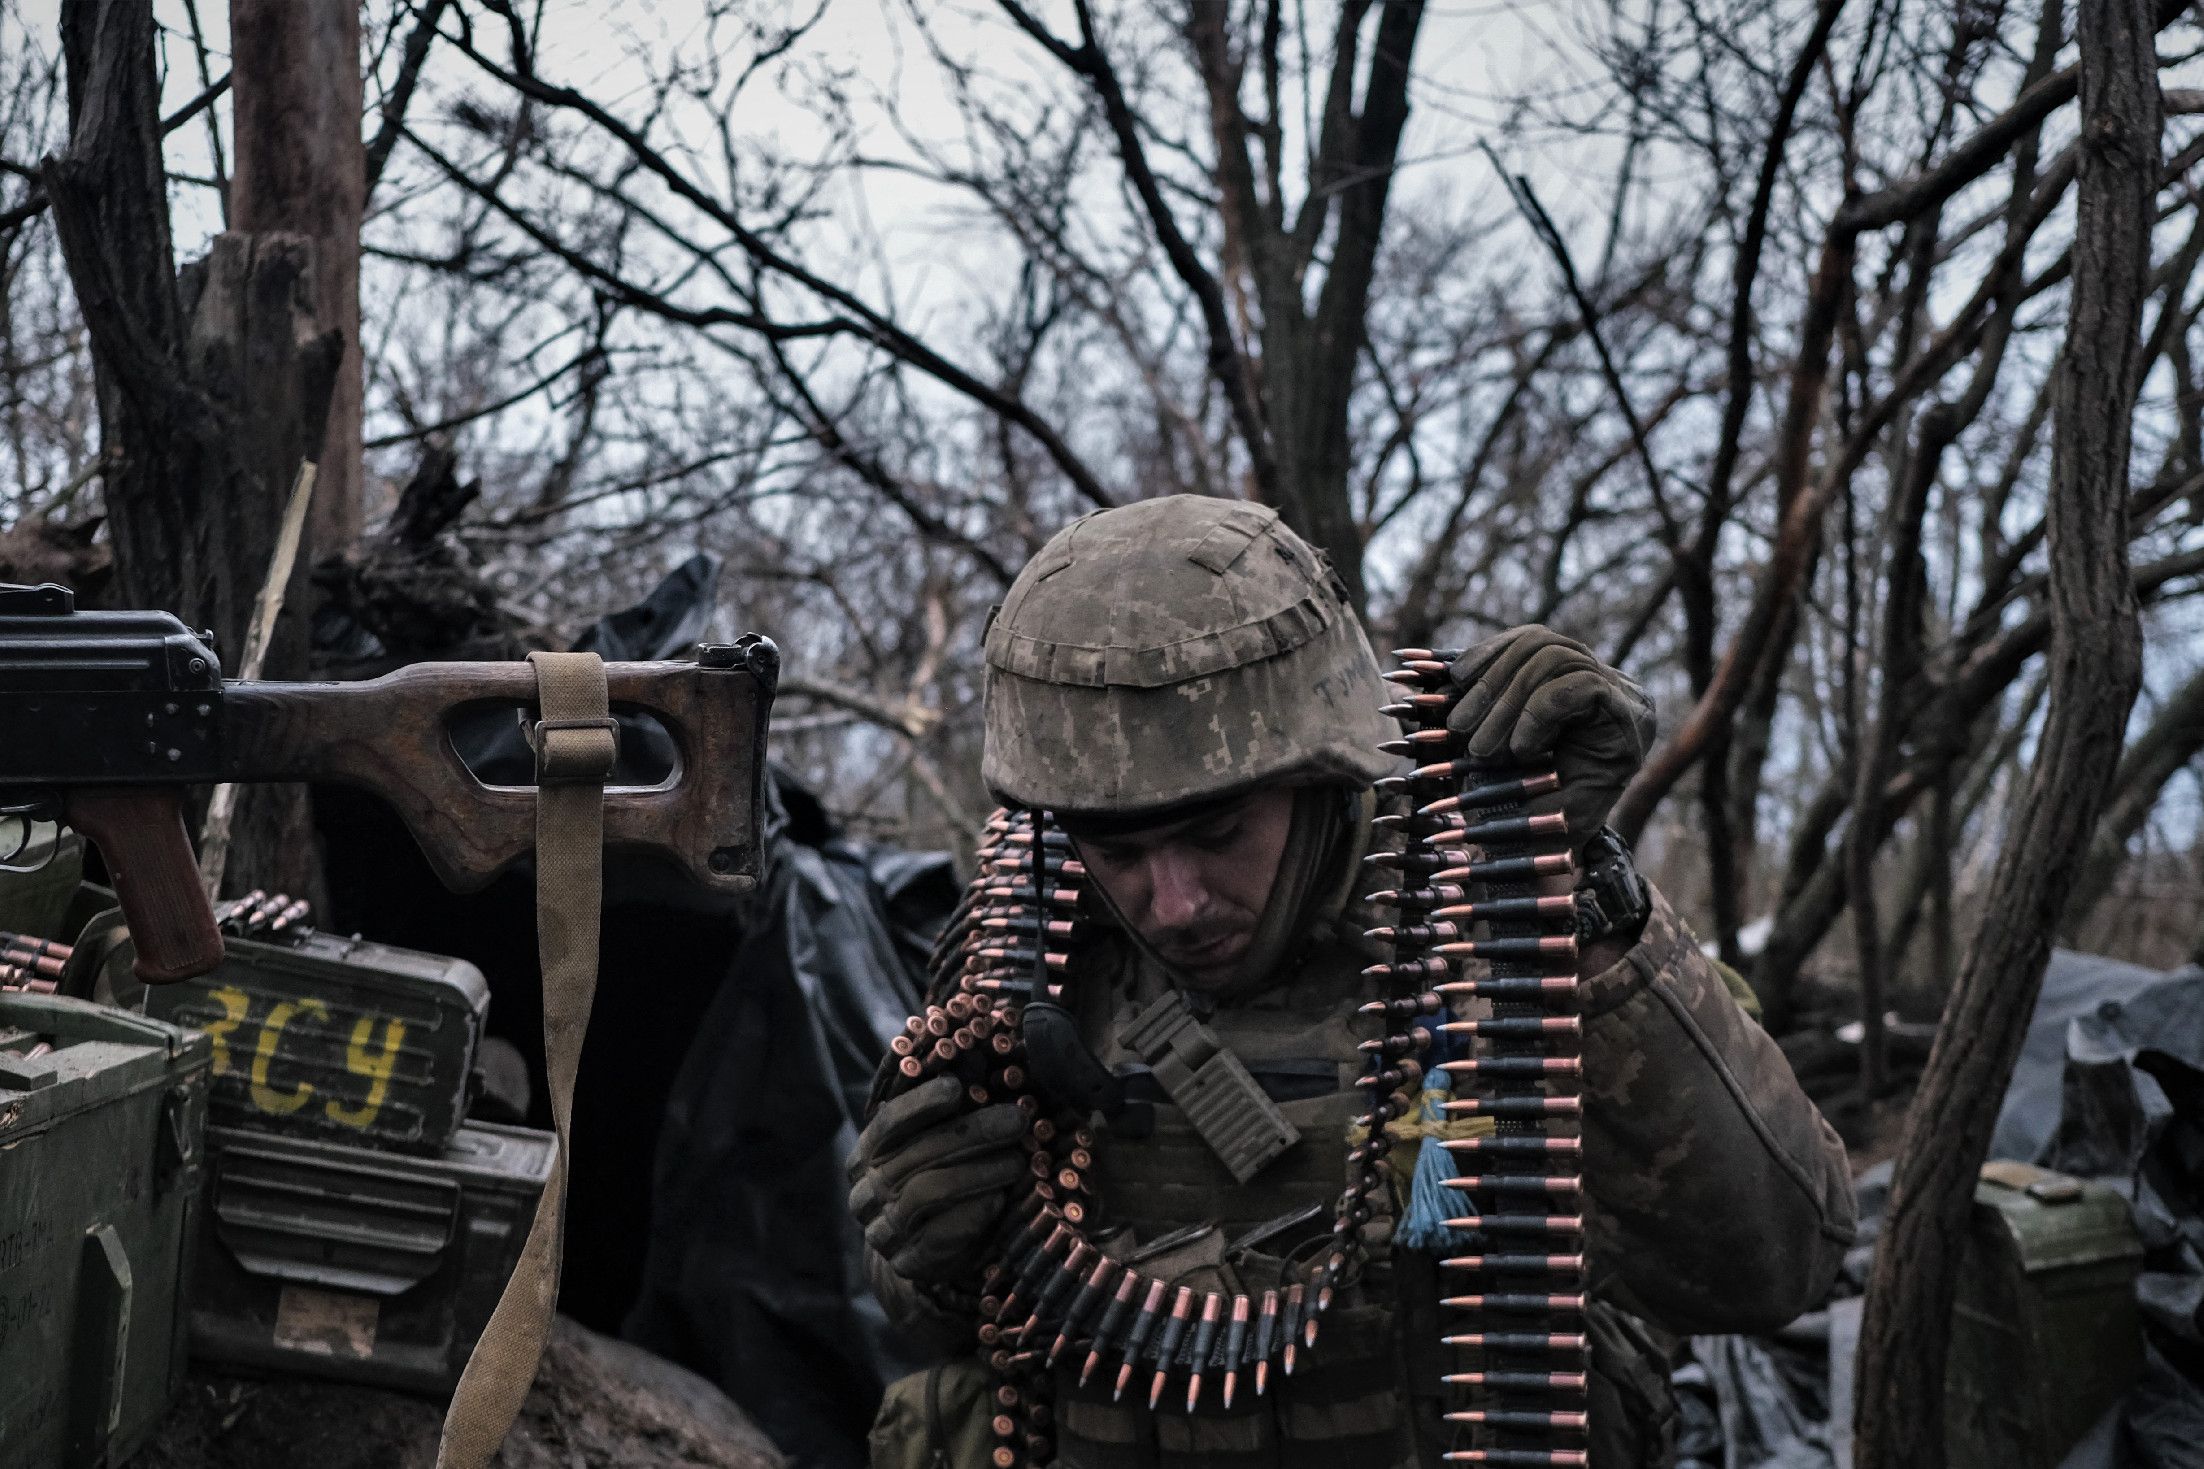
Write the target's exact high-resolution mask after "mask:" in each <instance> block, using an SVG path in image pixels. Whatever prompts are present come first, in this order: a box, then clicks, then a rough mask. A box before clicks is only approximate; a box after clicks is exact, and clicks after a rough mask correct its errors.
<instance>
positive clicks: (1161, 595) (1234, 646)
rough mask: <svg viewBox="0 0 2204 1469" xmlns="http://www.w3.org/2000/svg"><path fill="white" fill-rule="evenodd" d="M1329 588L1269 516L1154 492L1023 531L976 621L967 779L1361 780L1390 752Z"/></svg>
mask: <svg viewBox="0 0 2204 1469" xmlns="http://www.w3.org/2000/svg"><path fill="white" fill-rule="evenodd" d="M1384 695H1385V685H1384V684H1383V683H1382V682H1380V680H1379V678H1378V666H1377V659H1376V658H1375V657H1374V656H1373V655H1372V654H1371V652H1370V643H1369V640H1368V639H1367V638H1365V637H1364V636H1363V633H1362V625H1361V623H1360V622H1358V621H1357V620H1356V618H1355V614H1354V609H1353V608H1352V607H1350V606H1349V605H1348V601H1347V590H1346V588H1345V587H1344V586H1342V585H1341V584H1340V582H1339V579H1338V577H1337V576H1335V575H1334V574H1333V572H1332V569H1331V566H1330V564H1329V563H1328V562H1327V561H1326V560H1325V559H1324V558H1323V557H1322V556H1321V555H1319V554H1318V553H1317V552H1316V550H1315V549H1314V548H1312V547H1311V546H1310V545H1309V544H1308V543H1307V542H1306V541H1304V540H1302V539H1301V538H1300V537H1299V536H1297V535H1295V534H1294V533H1293V532H1292V531H1291V530H1288V529H1287V528H1286V527H1285V526H1284V525H1283V524H1281V523H1280V522H1279V519H1278V512H1277V511H1275V510H1271V509H1269V508H1267V507H1265V506H1261V505H1253V504H1248V503H1246V502H1244V501H1237V500H1219V499H1212V498H1210V497H1208V496H1203V495H1172V496H1169V497H1166V498H1163V499H1157V500H1143V501H1139V502H1137V503H1135V504H1131V505H1126V506H1123V507H1120V508H1118V509H1114V510H1102V511H1097V512H1095V513H1094V514H1091V515H1088V516H1085V517H1083V518H1082V519H1079V520H1077V521H1074V522H1073V523H1072V524H1070V525H1068V526H1066V527H1065V528H1064V529H1063V530H1062V531H1060V532H1058V533H1057V534H1056V535H1055V536H1054V537H1052V538H1051V539H1050V540H1049V543H1048V544H1047V545H1046V546H1043V547H1042V548H1041V551H1040V554H1039V555H1037V556H1035V557H1034V558H1033V559H1032V560H1031V561H1030V562H1028V563H1027V564H1026V567H1025V570H1024V571H1022V572H1020V573H1019V574H1018V579H1017V580H1016V581H1015V582H1013V583H1011V586H1010V591H1009V593H1008V595H1007V596H1005V597H1004V599H1003V604H1002V608H1001V610H1000V612H998V613H997V614H996V616H995V618H994V620H993V622H992V623H991V624H990V625H989V627H988V631H987V748H986V753H985V756H984V758H983V759H982V762H981V766H980V774H981V777H982V778H983V779H984V780H985V781H986V782H987V786H988V788H989V789H990V790H991V791H993V792H994V793H995V795H996V797H997V799H999V800H1003V801H1006V802H1008V803H1010V804H1013V805H1020V806H1035V807H1046V808H1050V809H1053V810H1058V811H1066V812H1076V813H1090V814H1093V815H1097V816H1102V815H1107V816H1111V817H1122V816H1124V815H1128V814H1134V813H1143V812H1148V811H1156V812H1163V811H1166V810H1168V809H1169V808H1172V807H1175V806H1181V805H1185V804H1188V803H1192V802H1200V801H1205V800H1209V799H1213V798H1216V797H1218V796H1223V795H1228V794H1231V793H1233V792H1236V791H1239V790H1243V789H1246V788H1248V787H1251V786H1254V785H1257V784H1260V783H1262V782H1265V781H1269V780H1273V779H1276V778H1279V777H1293V778H1297V779H1303V780H1310V781H1323V782H1336V783H1339V784H1342V785H1351V786H1357V787H1359V786H1366V785H1368V784H1369V783H1370V782H1372V781H1374V780H1376V779H1378V778H1379V777H1381V776H1383V775H1386V774H1387V773H1389V772H1390V771H1391V770H1392V769H1393V768H1394V765H1395V762H1394V761H1393V760H1392V759H1391V758H1389V757H1387V756H1384V755H1381V754H1379V753H1378V750H1377V746H1378V744H1379V743H1380V742H1381V741H1384V740H1389V739H1393V738H1396V737H1397V731H1395V730H1394V729H1393V728H1392V726H1391V723H1390V721H1388V720H1387V719H1385V718H1384V717H1383V716H1382V715H1380V714H1379V713H1378V708H1379V705H1380V704H1381V703H1382V702H1383V701H1384Z"/></svg>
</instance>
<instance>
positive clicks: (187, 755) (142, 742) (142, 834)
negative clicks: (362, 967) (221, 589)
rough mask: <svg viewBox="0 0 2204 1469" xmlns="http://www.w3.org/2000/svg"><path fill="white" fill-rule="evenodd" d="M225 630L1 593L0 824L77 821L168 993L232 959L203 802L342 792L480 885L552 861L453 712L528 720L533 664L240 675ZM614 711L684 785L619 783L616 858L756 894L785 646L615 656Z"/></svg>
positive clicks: (530, 790) (441, 871)
mask: <svg viewBox="0 0 2204 1469" xmlns="http://www.w3.org/2000/svg"><path fill="white" fill-rule="evenodd" d="M212 647H213V635H212V634H211V633H195V632H193V631H192V630H190V629H189V628H187V627H185V626H184V624H183V623H182V622H181V621H179V620H178V619H177V618H175V617H173V616H171V615H169V614H168V613H165V612H91V611H85V612H80V611H78V610H76V601H75V597H74V595H73V594H72V593H71V592H70V591H69V590H68V589H67V588H66V587H61V586H54V585H46V586H38V587H22V586H0V816H14V817H18V818H23V819H27V820H45V821H65V822H67V823H68V824H69V825H70V826H73V827H75V828H76V829H77V830H78V831H79V832H81V833H83V834H84V836H85V837H87V838H88V839H89V840H91V841H92V842H93V843H95V844H96V845H97V846H98V847H99V849H100V852H101V855H102V856H103V857H104V858H105V859H106V861H107V868H108V873H109V876H110V877H111V879H112V880H113V883H114V887H115V893H116V897H117V900H118V901H119V902H120V903H121V905H122V909H123V913H124V916H125V918H126V920H127V921H128V923H129V926H130V934H131V937H132V939H133V940H134V941H135V943H136V947H137V964H136V970H137V975H138V978H139V979H141V980H143V981H144V982H146V983H147V984H162V983H167V982H170V981H174V980H180V979H189V978H191V977H192V976H194V975H198V974H204V973H206V972H207V971H208V970H210V969H212V968H213V967H214V966H215V965H216V964H218V963H219V962H221V958H222V938H221V935H220V933H219V932H217V930H216V928H215V922H214V915H213V912H212V910H211V908H210V907H209V904H208V894H207V893H206V892H205V891H204V889H203V888H202V887H201V885H200V879H199V870H198V866H197V864H196V861H195V859H194V858H193V856H192V850H191V841H190V838H189V836H188V835H187V833H186V831H185V828H184V794H185V789H186V787H189V786H194V785H210V784H214V783H218V782H222V781H235V782H265V781H329V782H336V783H340V784H345V785H353V786H359V787H363V788H365V789H367V790H369V791H372V792H374V793H375V794H377V795H379V796H381V797H382V798H383V799H384V800H386V801H388V802H389V803H390V805H391V806H392V807H393V808H394V809H395V810H396V811H397V813H398V815H399V817H400V818H401V819H402V820H403V821H404V822H405V824H406V827H407V829H408V830H409V831H411V832H412V833H413V837H414V840H415V841H417V842H418V843H419V844H420V846H421V852H422V855H424V856H425V857H426V858H427V859H428V862H429V866H430V867H431V868H432V869H433V870H434V871H435V873H436V875H437V877H438V878H439V879H441V880H442V881H443V883H444V885H445V886H446V887H448V888H451V889H452V890H453V891H455V892H472V891H474V890H476V889H478V888H480V887H482V886H483V885H484V884H486V883H488V882H489V881H490V880H491V879H492V878H494V877H496V876H497V875H498V874H499V873H500V872H502V871H504V870H505V869H506V868H508V867H510V866H511V865H512V864H513V863H514V862H516V861H518V860H519V859H520V858H521V857H523V856H525V855H526V854H527V853H528V852H529V851H531V850H532V848H533V846H534V842H535V823H536V790H535V787H533V786H491V785H485V784H484V783H483V782H482V781H481V780H479V779H477V778H476V776H475V775H474V773H473V772H472V771H470V770H469V769H468V768H467V765H466V763H465V762H464V761H462V760H461V759H460V757H459V754H458V752H457V751H456V750H455V749H454V748H453V745H452V740H451V735H450V729H449V726H450V721H451V719H452V717H453V716H454V715H455V714H457V713H459V712H461V711H463V710H467V709H469V708H477V709H479V708H481V707H483V706H484V705H495V704H508V705H513V706H516V707H517V708H519V709H521V710H523V711H526V712H524V713H523V714H522V720H523V724H524V727H525V728H526V729H527V730H528V732H529V734H530V738H531V742H535V741H536V740H537V739H538V737H539V736H540V734H541V732H542V731H541V719H540V715H538V714H535V712H534V711H535V706H536V675H535V672H534V670H533V669H532V668H531V667H530V666H529V665H528V664H526V663H517V662H516V663H417V664H414V665H412V666H410V667H407V668H401V669H399V670H398V671H397V672H395V673H390V674H386V675H384V676H383V677H381V678H378V679H372V680H368V681H365V682H360V683H261V682H253V683H246V682H240V681H236V680H224V679H223V677H222V670H221V664H220V661H219V660H218V659H217V658H216V656H215V654H214V652H213V651H212ZM605 677H606V684H607V691H608V693H609V696H610V701H611V705H612V708H613V711H614V712H615V714H620V713H647V714H649V715H651V716H653V717H655V718H656V719H657V720H658V722H659V723H660V724H661V725H663V726H664V728H665V729H666V731H667V733H668V734H669V735H670V736H671V737H672V740H673V742H674V745H675V748H676V750H677V752H678V758H677V760H676V762H675V767H674V770H673V772H672V773H671V774H670V775H668V776H667V777H666V778H665V779H664V780H663V781H661V782H659V783H658V784H656V785H652V786H610V787H607V788H606V790H605V799H604V837H605V845H606V846H607V848H610V849H614V850H626V851H630V852H649V853H655V854H657V855H659V856H661V857H663V858H666V859H668V860H670V861H671V862H672V863H673V864H674V865H675V866H677V867H678V868H680V869H681V870H683V871H684V872H686V873H687V874H688V876H689V877H690V878H691V879H692V880H694V881H695V882H697V883H698V884H700V885H701V886H703V887H704V888H706V889H708V890H711V891H714V892H719V893H727V894H739V893H745V892H748V891H750V890H751V889H752V888H753V887H755V886H756V884H757V880H758V874H759V870H760V865H761V860H762V852H761V841H760V836H759V817H760V813H761V812H762V810H763V809H764V780H765V735H766V722H767V715H768V711H769V710H770V708H771V705H772V701H773V691H774V688H775V686H776V684H777V683H778V681H779V677H780V650H779V649H777V648H776V647H774V645H773V643H772V641H771V640H770V639H767V638H762V637H758V636H756V635H754V634H746V635H744V636H743V637H742V638H740V639H738V640H737V641H735V642H733V643H727V644H714V643H706V644H701V645H699V647H698V649H697V657H696V661H695V662H664V663H608V664H606V665H605Z"/></svg>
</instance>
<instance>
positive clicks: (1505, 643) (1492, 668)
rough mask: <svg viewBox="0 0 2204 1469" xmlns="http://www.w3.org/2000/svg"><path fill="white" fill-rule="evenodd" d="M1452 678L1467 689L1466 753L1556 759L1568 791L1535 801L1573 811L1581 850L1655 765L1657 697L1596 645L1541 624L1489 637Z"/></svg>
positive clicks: (1460, 717) (1460, 723) (1463, 704)
mask: <svg viewBox="0 0 2204 1469" xmlns="http://www.w3.org/2000/svg"><path fill="white" fill-rule="evenodd" d="M1448 676H1449V677H1450V678H1451V679H1452V681H1453V683H1454V685H1455V687H1457V688H1459V689H1461V690H1462V697H1461V700H1460V702H1458V703H1456V704H1455V706H1454V708H1453V710H1452V712H1450V713H1449V714H1448V715H1447V719H1446V727H1447V728H1448V729H1451V730H1453V731H1455V732H1456V733H1458V734H1466V735H1468V736H1469V739H1468V742H1467V743H1466V744H1465V746H1464V747H1463V750H1462V754H1463V755H1464V756H1466V757H1468V758H1470V759H1473V760H1490V761H1492V762H1493V763H1494V764H1496V765H1514V764H1527V763H1529V762H1532V761H1536V760H1539V759H1542V758H1544V757H1548V756H1550V757H1552V759H1553V762H1554V769H1555V770H1556V771H1558V772H1559V773H1560V776H1561V789H1560V791H1559V792H1558V793H1556V794H1555V795H1550V796H1544V797H1541V798H1539V799H1538V800H1536V801H1534V802H1532V809H1533V810H1534V811H1535V810H1546V811H1552V810H1558V811H1561V812H1562V813H1564V814H1565V815H1566V816H1567V817H1568V818H1569V841H1570V844H1571V846H1573V847H1579V848H1581V847H1582V846H1583V845H1584V843H1585V842H1586V841H1587V840H1589V839H1590V838H1591V837H1592V836H1593V834H1594V833H1596V832H1597V831H1598V830H1599V829H1600V827H1601V826H1602V825H1603V824H1604V823H1605V822H1606V820H1607V813H1608V812H1609V811H1611V810H1613V809H1614V805H1615V799H1616V797H1618V796H1620V795H1621V794H1622V788H1623V787H1624V786H1626V785H1628V784H1629V783H1630V778H1631V777H1632V776H1633V775H1636V774H1637V773H1638V767H1639V766H1640V765H1642V764H1644V763H1645V754H1646V751H1647V750H1648V749H1649V748H1650V747H1651V746H1652V743H1653V730H1654V720H1653V701H1652V700H1650V699H1648V698H1646V696H1645V692H1644V690H1642V689H1640V688H1639V687H1638V686H1637V685H1636V684H1634V683H1632V682H1631V681H1630V680H1629V679H1628V678H1626V677H1624V676H1623V675H1622V674H1621V673H1619V672H1617V671H1616V670H1614V669H1612V668H1609V667H1608V666H1607V665H1606V664H1604V663H1602V662H1600V661H1599V659H1598V658H1597V657H1596V656H1594V654H1593V653H1592V650H1591V649H1589V648H1587V647H1585V646H1584V645H1583V644H1582V643H1580V642H1577V641H1576V640H1575V639H1573V638H1565V637H1563V636H1562V635H1561V634H1560V633H1557V632H1555V631H1554V630H1553V629H1551V628H1546V627H1540V626H1538V625H1537V624H1536V623H1532V624H1530V625H1528V626H1525V627H1518V628H1511V629H1509V630H1508V631H1507V632H1504V633H1501V634H1500V635H1499V636H1498V637H1495V638H1487V639H1486V640H1485V641H1484V642H1481V643H1479V644H1478V645H1477V646H1476V647H1474V648H1471V649H1470V650H1469V651H1468V652H1466V653H1464V654H1462V656H1461V657H1460V658H1458V659H1456V660H1455V663H1454V666H1453V668H1452V669H1450V670H1449V671H1448Z"/></svg>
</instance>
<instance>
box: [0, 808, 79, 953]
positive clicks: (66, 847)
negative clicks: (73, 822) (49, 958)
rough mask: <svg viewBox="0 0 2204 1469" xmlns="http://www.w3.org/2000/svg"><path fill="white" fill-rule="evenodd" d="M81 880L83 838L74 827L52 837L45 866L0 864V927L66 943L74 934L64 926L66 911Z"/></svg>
mask: <svg viewBox="0 0 2204 1469" xmlns="http://www.w3.org/2000/svg"><path fill="white" fill-rule="evenodd" d="M26 860H35V859H28V858H27V859H26ZM83 880H84V838H83V837H80V836H78V835H77V834H76V833H75V832H73V831H64V832H63V833H62V834H61V835H60V837H59V838H58V839H57V840H56V841H55V843H54V846H53V851H52V855H51V857H50V858H49V859H48V860H47V861H46V863H45V865H44V866H42V867H36V868H33V869H31V870H30V871H28V872H26V871H23V870H21V869H18V868H0V931H4V932H7V933H24V934H29V935H30V936H31V937H33V938H41V939H59V940H61V942H63V943H68V942H69V941H70V940H71V939H74V938H75V937H76V936H77V935H76V930H75V929H73V928H68V927H67V926H66V915H67V914H68V912H69V905H70V901H71V900H72V899H73V898H75V897H76V891H77V887H78V885H79V884H80V883H82V882H83Z"/></svg>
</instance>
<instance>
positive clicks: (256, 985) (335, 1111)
mask: <svg viewBox="0 0 2204 1469" xmlns="http://www.w3.org/2000/svg"><path fill="white" fill-rule="evenodd" d="M225 945H226V948H227V951H228V952H227V955H226V957H225V958H224V959H223V961H222V963H221V964H220V966H218V967H217V968H216V969H215V970H214V971H213V972H212V973H211V974H205V975H202V976H200V977H199V978H197V979H190V980H185V981H184V982H183V983H181V984H165V985H156V986H153V987H151V988H149V989H147V990H146V992H145V1009H146V1013H147V1014H149V1015H156V1016H159V1017H160V1018H162V1019H164V1020H171V1021H174V1022H175V1023H176V1024H178V1025H189V1026H192V1027H194V1028H195V1029H199V1030H203V1031H205V1032H206V1033H207V1034H208V1035H209V1036H210V1037H212V1039H213V1041H214V1095H213V1101H212V1103H211V1109H210V1111H209V1114H208V1120H209V1121H210V1122H212V1123H213V1124H214V1125H216V1126H218V1127H239V1128H245V1129H248V1130H251V1131H257V1132H281V1133H283V1134H284V1135H285V1136H287V1137H294V1138H305V1137H315V1138H322V1139H325V1140H326V1141H329V1142H331V1143H335V1144H337V1145H339V1146H343V1147H368V1148H388V1149H394V1150H398V1151H402V1152H410V1153H418V1154H422V1155H424V1156H428V1157H434V1156H436V1155H438V1154H439V1153H441V1152H442V1151H443V1149H444V1146H445V1145H446V1144H447V1143H449V1142H450V1141H451V1139H452V1136H453V1134H454V1133H455V1132H456V1131H457V1130H458V1128H459V1125H460V1123H461V1122H463V1121H464V1120H465V1119H466V1116H467V1104H468V1102H469V1101H470V1100H471V1099H470V1097H469V1095H468V1085H469V1077H470V1074H471V1072H472V1071H473V1068H474V1052H475V1044H476V1042H477V1041H478V1040H479V1039H480V1038H481V1035H482V1022H483V1017H484V1016H485V1015H486V1014H487V1013H488V1011H489V1007H490V987H489V984H488V983H487V982H486V981H485V980H484V979H483V977H482V971H481V970H479V969H477V968H475V967H474V966H473V965H472V964H469V963H468V962H467V961H466V960H464V959H450V958H446V957H445V956H444V955H442V954H428V953H423V952H421V951H419V950H417V949H402V948H398V947H396V946H394V945H391V944H376V943H366V942H362V941H361V940H359V939H347V938H340V937H338V936H337V935H335V934H328V933H319V932H316V931H314V930H312V929H307V930H303V931H301V932H300V933H299V935H298V936H297V937H296V938H295V939H292V940H290V941H288V942H278V943H261V942H258V941H256V940H252V939H240V938H232V939H228V940H226V941H225Z"/></svg>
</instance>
